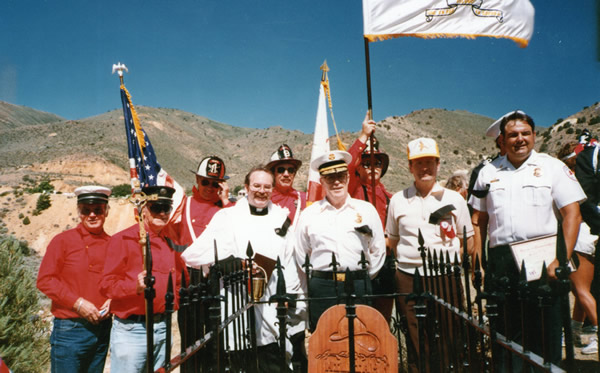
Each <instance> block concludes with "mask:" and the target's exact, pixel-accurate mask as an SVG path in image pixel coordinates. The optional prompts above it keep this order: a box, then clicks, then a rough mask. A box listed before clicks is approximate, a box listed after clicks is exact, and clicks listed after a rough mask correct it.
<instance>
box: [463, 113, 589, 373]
mask: <svg viewBox="0 0 600 373" xmlns="http://www.w3.org/2000/svg"><path fill="white" fill-rule="evenodd" d="M535 137H536V135H535V124H534V122H533V119H532V118H531V117H530V116H529V115H527V114H525V113H524V112H522V111H520V110H517V111H514V112H512V113H509V114H508V115H505V116H504V117H503V118H502V121H501V123H500V140H499V141H501V143H502V146H503V147H504V149H505V151H506V155H504V156H502V157H500V158H498V159H496V160H495V161H494V162H492V163H489V164H487V165H486V166H484V167H483V168H482V169H481V171H480V173H479V176H478V177H477V181H476V182H475V187H474V188H473V195H472V196H471V199H470V202H471V205H472V206H473V216H472V219H473V225H474V226H475V229H476V230H477V231H478V233H479V235H480V236H481V240H480V242H481V243H482V244H483V243H485V241H486V237H487V236H488V231H489V247H488V266H487V268H486V273H485V282H486V285H488V286H489V288H490V290H489V291H495V290H498V291H501V292H504V291H506V286H505V285H502V284H500V283H499V282H498V281H495V280H497V279H499V278H501V277H503V276H506V277H508V279H509V281H510V282H511V285H512V286H514V288H515V289H516V288H517V287H518V282H519V271H520V268H519V267H517V265H516V263H515V260H514V258H513V254H512V251H511V248H510V244H512V243H516V242H520V241H525V240H529V239H533V238H536V237H540V236H545V235H552V234H556V233H557V227H558V219H562V232H563V234H564V241H565V245H566V249H567V259H570V258H571V255H572V254H573V248H574V246H575V242H576V241H577V235H578V233H579V225H580V223H581V214H580V212H579V203H580V202H582V201H583V200H585V194H584V192H583V190H582V189H581V186H580V185H579V183H578V182H577V179H576V178H575V175H573V173H572V172H571V171H570V170H569V168H568V167H567V166H566V165H565V164H564V163H562V162H561V161H559V160H557V159H556V158H553V157H550V156H549V155H547V154H543V153H537V152H536V151H535V150H533V148H534V145H535ZM481 249H483V248H478V250H481ZM557 267H558V260H554V261H553V262H552V263H548V264H547V274H548V277H549V278H550V279H551V281H550V286H551V287H552V289H553V293H552V303H551V304H550V305H548V307H547V308H545V310H544V312H545V317H544V318H541V317H540V311H539V308H538V307H537V305H536V304H534V303H535V302H533V303H531V302H526V303H525V305H524V311H523V312H524V315H525V316H524V318H525V320H521V312H511V313H510V314H508V315H506V318H507V324H508V325H506V326H505V327H506V328H507V337H508V338H509V339H511V340H514V341H516V342H517V343H521V341H522V340H526V341H528V343H527V345H526V346H523V347H524V348H526V349H528V350H531V351H533V352H534V353H536V354H539V355H541V354H542V346H543V344H544V343H545V344H546V346H547V348H548V352H549V355H550V357H549V361H550V362H552V363H554V364H557V363H559V362H560V360H561V352H562V351H561V322H560V320H561V319H560V302H559V297H558V292H557V289H556V287H557V282H556V281H552V280H556V279H557V277H556V273H555V270H556V268H557ZM536 281H538V280H536ZM533 285H535V284H533ZM517 298H518V297H517V296H516V295H515V294H512V295H511V294H509V295H508V296H507V298H506V302H507V307H509V308H508V309H511V310H514V309H519V307H521V303H520V302H519V301H518V299H517ZM498 311H499V312H498V313H499V316H498V320H499V324H500V325H499V326H498V328H499V330H504V326H502V321H503V319H504V318H505V314H504V307H503V306H502V305H500V306H499V307H498ZM542 319H544V320H545V325H542V324H541V321H542ZM522 322H523V323H522ZM522 325H524V327H525V331H524V333H525V336H523V335H522V334H521V328H522ZM542 330H543V331H544V333H545V334H544V336H545V341H544V343H541V339H540V337H541V335H542ZM498 360H499V361H503V359H498ZM521 364H522V362H521V361H520V360H519V361H514V362H513V365H512V369H513V370H514V371H518V370H520V369H519V366H520V365H521ZM502 369H505V367H502V366H499V367H498V370H499V371H502Z"/></svg>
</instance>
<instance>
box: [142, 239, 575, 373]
mask: <svg viewBox="0 0 600 373" xmlns="http://www.w3.org/2000/svg"><path fill="white" fill-rule="evenodd" d="M419 242H420V246H421V247H420V248H419V250H420V251H421V258H422V266H423V272H422V274H421V273H420V272H419V271H415V273H414V274H413V289H412V291H411V292H410V293H409V292H404V293H401V292H395V293H390V294H384V295H377V296H378V297H389V298H395V299H396V300H398V299H399V298H404V299H406V300H407V301H408V302H409V303H412V304H413V305H414V311H415V315H416V318H417V323H418V328H417V329H418V338H417V344H418V347H417V350H418V353H415V351H414V349H411V348H410V344H411V341H410V337H409V336H407V318H406V315H405V314H402V313H401V312H400V310H399V308H398V307H396V310H395V314H394V316H393V317H392V321H391V323H390V330H391V331H392V333H394V335H395V336H396V338H397V340H398V346H399V350H398V361H399V364H398V367H399V368H398V371H399V372H405V371H411V370H415V369H416V371H420V372H428V371H430V372H494V371H507V372H510V371H516V369H517V368H516V366H517V365H518V366H523V367H525V368H519V369H526V368H527V367H530V368H532V369H533V370H535V371H545V372H561V371H563V370H562V369H561V368H560V367H558V366H556V365H553V364H551V363H550V362H549V359H548V353H547V348H546V347H545V343H546V337H545V336H544V333H542V335H540V336H538V337H537V339H536V340H525V341H524V343H523V345H521V344H519V343H516V342H515V341H511V340H508V339H507V338H506V337H505V335H506V330H507V328H508V327H509V326H510V325H511V318H510V317H508V316H506V315H510V314H511V313H514V312H521V309H522V307H521V308H519V309H508V308H506V307H508V304H509V303H508V302H506V299H517V303H518V304H525V303H535V304H536V307H537V309H538V311H539V317H540V318H541V319H542V320H543V319H544V317H545V312H546V309H547V307H548V304H549V302H548V300H549V299H550V298H551V297H556V296H559V297H561V300H563V303H562V304H563V305H565V304H566V305H567V307H568V298H567V297H568V289H569V280H568V277H567V276H568V271H567V270H566V269H564V268H561V269H560V270H559V271H558V272H559V273H561V274H560V280H559V282H555V283H554V284H552V286H551V283H550V281H549V280H548V278H547V277H546V276H545V275H543V276H542V279H541V280H540V281H538V282H536V283H528V282H527V281H526V280H524V278H522V281H520V282H519V283H518V284H511V283H509V281H508V280H507V279H506V278H502V277H500V278H494V277H490V276H487V277H486V284H485V286H484V281H483V270H484V269H485V268H486V267H487V266H488V264H487V263H486V258H485V256H484V257H483V258H482V261H481V263H480V260H479V258H476V260H475V262H474V263H472V262H471V260H470V258H469V257H468V255H466V247H465V250H464V252H465V254H464V255H463V256H462V258H459V256H458V255H455V256H454V257H450V255H449V253H448V252H446V251H443V250H442V251H440V250H430V249H427V248H426V247H425V246H424V243H423V240H422V238H420V241H419ZM247 254H248V258H247V259H246V260H245V263H242V261H241V260H239V259H234V258H228V259H226V260H220V261H219V260H217V262H216V263H215V264H214V265H213V266H211V267H210V270H209V272H208V275H205V274H203V273H202V271H200V270H194V269H192V270H190V283H189V284H186V283H185V281H184V283H183V286H182V288H181V289H180V290H179V294H180V308H179V311H178V323H179V330H180V333H181V346H182V347H181V351H180V353H179V354H178V355H176V356H174V357H173V358H171V355H170V353H169V348H168V347H167V355H166V356H167V359H166V361H167V362H166V363H165V365H164V367H163V368H161V369H160V370H159V371H160V372H168V371H172V370H174V369H175V368H177V367H179V368H180V371H181V372H258V371H259V370H258V359H260V356H258V354H257V345H256V330H255V321H254V320H255V315H254V311H255V310H254V307H255V306H256V305H258V304H264V303H269V302H272V303H276V305H277V306H276V307H277V313H278V322H279V330H280V335H281V336H286V334H287V333H286V328H287V321H286V320H287V319H286V314H287V312H288V308H290V307H294V306H295V303H296V302H306V303H307V308H310V304H311V302H313V301H314V300H315V299H316V298H311V295H310V294H307V295H306V296H305V297H302V298H298V299H294V297H292V296H290V295H289V294H286V287H285V282H284V277H283V275H282V273H281V271H282V269H283V268H282V267H281V264H280V263H279V262H278V264H277V266H276V270H277V271H278V273H279V276H278V284H277V293H276V294H275V295H274V296H272V297H271V298H270V299H269V300H268V301H267V302H264V301H263V302H258V301H254V300H253V299H252V298H251V296H250V294H252V292H253V288H252V287H253V285H252V283H253V282H252V276H253V275H252V272H251V271H247V270H246V269H245V268H251V267H252V259H251V257H252V251H251V248H249V250H248V253H247ZM361 264H362V266H363V268H365V269H366V268H367V266H368V262H367V261H366V260H364V258H363V261H362V262H361ZM303 267H304V268H305V269H306V276H307V277H306V280H307V282H308V281H309V280H310V276H311V265H310V261H309V259H308V258H306V263H304V264H303ZM331 268H332V270H333V271H334V272H338V266H337V263H336V261H335V257H334V258H333V260H332V265H331ZM523 270H524V268H522V273H524V272H523ZM561 271H562V272H561ZM340 273H341V272H340ZM544 273H545V271H544ZM334 278H338V276H334ZM366 281H368V279H366ZM492 285H493V286H492ZM490 289H493V290H490ZM556 289H558V292H557V291H556ZM473 295H474V297H473ZM374 297H375V296H373V295H369V296H363V297H359V296H357V295H356V294H355V292H354V288H353V281H352V276H351V275H350V274H348V275H346V276H345V285H344V287H343V291H341V292H339V294H337V295H336V297H334V299H335V301H336V302H337V303H339V304H346V315H347V318H348V319H349V320H353V319H354V318H355V305H356V303H357V302H359V303H360V302H362V303H369V301H370V300H372V299H373V298H374ZM166 298H167V299H166V302H167V307H166V310H167V312H173V311H172V309H173V307H172V302H173V301H172V299H173V289H172V285H169V291H168V293H167V297H166ZM320 299H323V298H320ZM565 302H566V303H565ZM513 303H514V302H513ZM502 307H504V312H503V314H504V315H505V317H504V319H503V320H499V317H498V315H499V312H498V311H499V309H500V308H502ZM563 311H564V310H563ZM567 318H568V312H567ZM567 318H565V319H564V325H565V335H566V342H567V347H566V351H567V353H566V360H565V363H566V367H567V369H568V368H569V366H570V364H571V363H572V362H573V356H574V355H573V343H572V338H571V332H570V322H567ZM151 319H152V318H150V320H151ZM167 320H170V318H169V317H167ZM169 326H170V325H169ZM525 326H526V325H520V327H522V328H525ZM353 327H354V324H353V322H350V323H349V328H348V329H349V330H352V328H353ZM513 327H514V325H513ZM517 327H519V326H517ZM149 330H152V329H151V328H150V329H149ZM167 333H168V336H167V338H168V339H167V344H166V345H167V346H170V344H171V340H172V336H171V328H170V327H168V328H167ZM278 343H279V353H280V356H281V360H280V361H281V365H280V367H279V369H280V371H281V372H288V371H289V365H288V363H287V361H286V352H285V351H286V343H289V341H288V340H287V338H280V339H279V342H278ZM348 344H349V346H348V347H349V349H348V351H351V352H352V351H354V346H355V338H354V333H349V338H348ZM533 344H538V345H540V346H542V351H543V353H542V354H535V353H533V352H531V349H530V348H529V347H528V346H531V345H533ZM523 346H525V347H523ZM347 358H348V367H349V369H348V371H349V372H355V371H356V370H355V369H356V364H355V355H354V353H349V354H348V357H347ZM515 364H516V365H515ZM149 365H150V366H152V364H149ZM298 369H299V368H298V367H294V370H295V371H299V370H298Z"/></svg>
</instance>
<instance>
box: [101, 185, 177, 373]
mask: <svg viewBox="0 0 600 373" xmlns="http://www.w3.org/2000/svg"><path fill="white" fill-rule="evenodd" d="M142 192H143V193H144V194H146V195H147V196H150V197H154V198H156V199H155V200H148V201H147V203H146V204H145V205H144V207H143V209H142V214H143V219H144V222H143V224H144V228H145V230H146V232H147V233H148V237H149V240H150V248H151V252H152V276H154V278H155V282H154V289H155V292H156V294H155V297H154V299H153V309H154V314H153V315H148V317H152V318H153V321H154V348H153V351H154V353H153V361H154V364H153V370H157V369H158V368H159V367H161V366H162V365H163V364H164V362H165V348H171V346H165V343H166V335H167V334H166V333H167V329H166V322H165V320H166V317H169V316H170V314H168V313H165V294H166V292H167V284H168V280H169V277H171V278H172V280H173V284H174V296H175V298H174V309H175V310H176V309H178V308H179V289H180V287H181V273H182V271H185V265H184V263H183V260H181V254H180V253H178V252H176V251H174V250H172V249H171V247H170V246H169V244H168V242H167V240H166V237H165V232H164V228H165V226H166V225H167V222H168V220H169V214H170V212H171V210H172V207H173V200H172V197H173V193H174V192H175V189H173V188H170V187H166V186H150V187H144V188H142ZM139 240H140V226H139V224H137V223H136V224H134V225H133V226H131V227H129V228H127V229H125V230H123V231H121V232H119V233H117V234H115V235H114V236H112V238H111V240H110V243H109V249H108V253H107V259H106V262H105V263H104V270H103V275H102V280H101V281H100V292H101V293H102V294H103V295H105V296H107V297H109V298H111V299H112V303H111V311H112V312H113V313H114V315H115V318H114V321H113V328H112V331H111V337H110V346H111V347H110V371H111V372H112V373H121V372H122V373H134V372H140V373H141V372H145V371H146V365H147V364H148V356H147V355H146V351H147V350H146V308H145V298H144V289H145V287H146V285H145V283H144V278H145V276H146V270H145V269H144V267H143V265H144V261H143V255H142V249H141V247H140V243H139Z"/></svg>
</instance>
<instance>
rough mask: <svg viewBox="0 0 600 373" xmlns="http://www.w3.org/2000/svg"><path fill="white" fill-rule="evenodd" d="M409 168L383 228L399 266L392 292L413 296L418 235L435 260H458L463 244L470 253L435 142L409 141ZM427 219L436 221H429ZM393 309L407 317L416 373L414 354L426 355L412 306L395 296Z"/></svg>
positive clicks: (461, 205) (463, 212)
mask: <svg viewBox="0 0 600 373" xmlns="http://www.w3.org/2000/svg"><path fill="white" fill-rule="evenodd" d="M408 166H409V169H410V172H411V174H412V175H413V178H414V183H413V185H411V186H410V187H408V188H406V189H404V190H403V191H401V192H398V193H396V194H394V196H393V197H392V200H391V201H390V207H389V212H388V218H387V224H386V233H387V241H388V242H387V243H388V247H390V248H391V249H392V250H396V258H397V261H398V270H397V271H396V291H397V292H398V293H407V294H408V293H412V291H413V281H414V274H415V271H419V274H420V275H421V276H423V275H424V274H425V273H424V268H423V262H422V259H421V252H420V251H419V246H420V245H419V238H418V237H419V231H420V232H421V234H422V235H423V238H424V241H425V244H424V246H425V248H426V249H427V250H431V251H435V252H437V257H438V258H439V257H440V255H442V254H443V255H444V256H445V254H446V252H448V253H449V256H450V258H451V259H454V256H455V254H458V256H459V257H460V256H461V254H462V247H463V240H465V239H466V240H467V244H468V248H469V249H470V248H471V247H472V244H473V238H472V236H473V226H472V225H471V219H470V215H469V209H468V207H467V202H466V201H465V199H464V198H463V197H462V196H461V195H460V194H459V193H458V192H455V191H453V190H449V189H445V188H443V187H442V186H441V185H440V184H439V183H438V182H437V174H438V172H439V169H440V152H439V149H438V145H437V143H436V142H435V140H433V139H430V138H419V139H416V140H412V141H410V142H409V143H408ZM432 216H433V217H436V218H434V219H432ZM463 227H466V228H467V236H466V237H464V236H463ZM443 286H445V287H446V288H447V289H449V288H450V283H449V281H444V285H443ZM444 293H446V291H444ZM448 294H450V293H449V292H448ZM451 294H456V295H457V296H456V297H455V298H454V299H455V304H454V305H455V306H457V307H459V306H460V304H461V303H462V288H461V287H459V288H458V289H457V288H455V287H453V289H452V293H451ZM396 305H397V307H398V308H399V309H400V313H401V314H403V315H406V319H407V323H408V338H407V348H408V357H407V358H408V362H409V370H410V371H411V372H416V371H418V369H417V366H416V362H417V361H419V360H418V356H419V354H420V353H427V352H425V351H419V339H418V325H417V317H416V314H415V309H414V305H415V302H414V301H410V302H409V301H406V297H404V296H399V297H398V298H397V301H396ZM428 320H430V319H429V318H428ZM446 356H447V355H446ZM423 368H424V369H426V368H425V367H423Z"/></svg>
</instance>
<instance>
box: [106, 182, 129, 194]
mask: <svg viewBox="0 0 600 373" xmlns="http://www.w3.org/2000/svg"><path fill="white" fill-rule="evenodd" d="M130 194H131V185H129V184H119V185H117V186H115V187H113V188H112V193H111V196H113V197H127V196H129V195H130Z"/></svg>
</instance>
